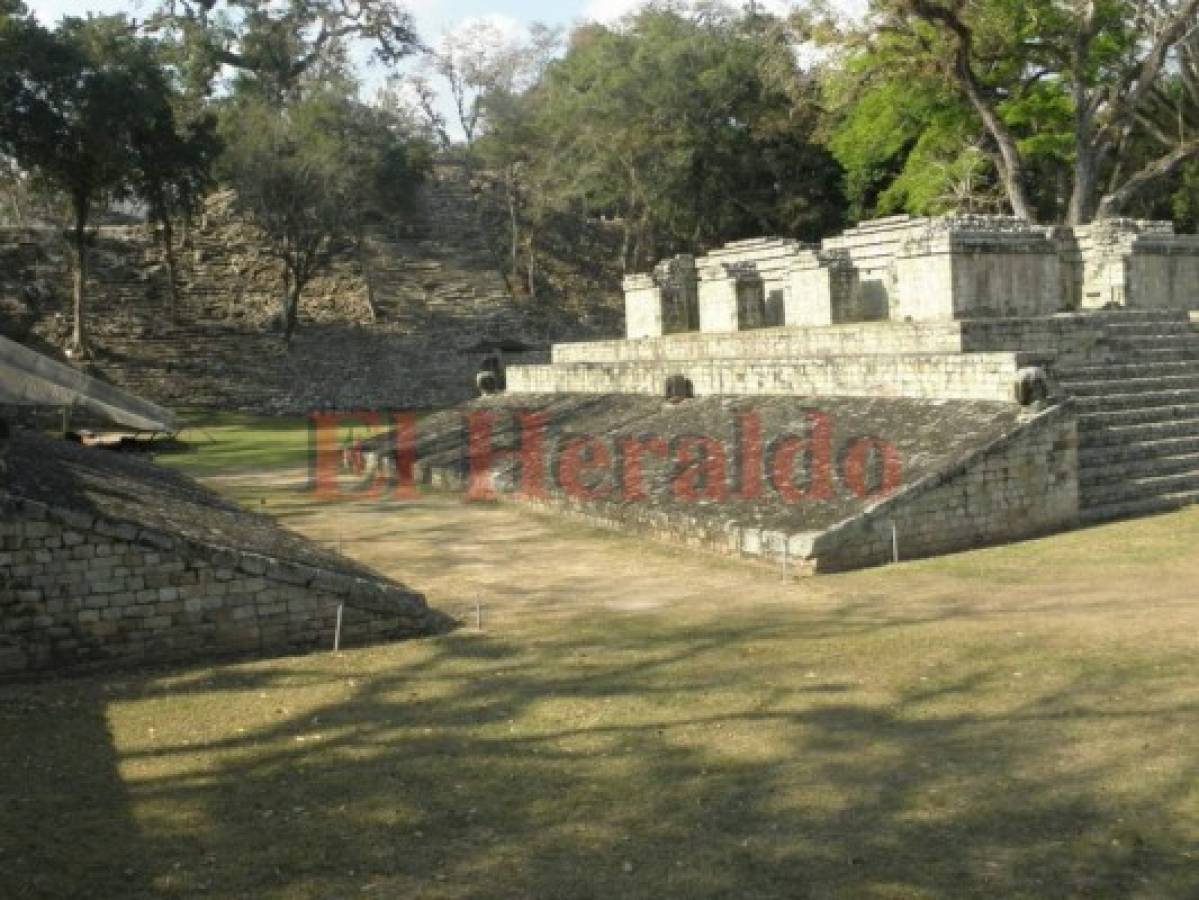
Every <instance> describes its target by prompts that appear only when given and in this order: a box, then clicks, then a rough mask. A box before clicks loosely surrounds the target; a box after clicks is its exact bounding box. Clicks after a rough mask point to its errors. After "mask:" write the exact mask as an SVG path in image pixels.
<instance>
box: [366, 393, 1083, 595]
mask: <svg viewBox="0 0 1199 900" xmlns="http://www.w3.org/2000/svg"><path fill="white" fill-rule="evenodd" d="M530 416H536V417H540V418H539V419H531V418H530ZM532 422H538V423H539V425H538V428H536V429H534V428H533V427H532V426H531V423H532ZM419 433H420V437H419V442H418V445H417V447H416V457H417V458H418V459H419V463H418V465H417V467H416V476H417V479H418V480H419V481H421V482H423V483H426V484H432V485H436V486H439V487H444V488H450V489H455V490H463V491H471V490H474V491H476V492H478V491H479V490H480V487H482V490H483V493H482V494H477V496H479V497H480V498H481V499H486V498H488V496H489V494H490V491H491V490H494V491H495V492H496V496H509V497H513V498H515V499H519V500H521V501H522V502H526V503H533V504H538V505H544V506H547V507H550V508H553V509H555V510H557V511H560V512H565V513H567V514H570V515H572V516H575V517H578V518H581V519H583V520H585V521H588V522H591V523H594V524H599V525H603V526H607V527H612V528H616V529H619V530H622V531H634V532H637V533H641V534H645V535H648V536H650V537H654V538H658V539H663V540H668V541H672V542H675V543H682V544H685V545H688V546H694V547H697V548H703V549H706V550H709V551H714V552H717V553H722V554H729V555H735V556H741V557H744V558H749V559H755V560H759V561H764V562H769V563H770V564H772V565H779V566H786V567H787V569H788V571H789V572H790V573H792V574H799V573H814V572H823V571H834V570H839V569H845V568H853V567H857V566H862V565H871V564H878V563H882V562H886V561H888V560H890V559H891V558H892V555H893V553H894V552H895V549H896V546H898V551H899V554H900V555H901V557H903V558H911V557H915V556H926V555H931V554H936V553H943V552H948V551H951V550H958V549H963V548H967V547H974V546H979V545H983V544H990V543H997V542H1002V541H1006V540H1009V539H1010V538H1011V536H1012V535H1014V534H1019V535H1025V536H1026V535H1030V534H1041V533H1046V532H1050V531H1054V530H1058V529H1061V528H1065V527H1070V526H1072V525H1073V524H1075V522H1076V520H1077V514H1078V481H1077V446H1076V440H1077V432H1076V425H1075V421H1074V418H1073V417H1072V416H1071V415H1070V414H1069V413H1068V412H1067V411H1066V409H1065V408H1063V407H1054V408H1052V409H1050V410H1047V411H1044V412H1041V413H1038V414H1028V413H1025V412H1022V411H1021V410H1020V409H1019V408H1018V407H1017V406H1015V405H1014V404H999V403H982V402H967V401H920V400H909V399H892V400H881V399H865V398H839V399H828V398H824V399H819V400H817V399H805V398H797V397H756V398H736V399H732V398H727V397H725V398H715V397H713V398H702V399H696V400H690V401H685V402H683V403H679V404H673V403H668V402H666V401H664V400H662V399H660V398H653V397H645V396H627V395H624V396H622V395H604V396H584V395H564V394H556V395H512V394H509V395H501V396H498V397H491V398H485V399H481V400H479V401H476V402H474V403H471V404H467V405H465V406H463V407H461V408H459V409H456V410H450V411H447V412H443V413H438V414H436V415H434V416H431V417H429V418H426V419H424V420H422V421H421V423H420V429H419ZM472 433H473V434H474V435H475V436H476V440H475V442H474V445H473V449H474V450H476V451H477V450H478V449H479V448H480V447H486V450H487V453H488V454H490V455H491V457H492V458H491V459H490V460H489V462H490V463H491V465H490V466H487V467H486V468H487V469H489V470H490V471H491V473H492V475H491V478H490V479H488V480H486V481H485V482H476V483H473V484H472V480H471V471H472V460H471V450H472V440H471V436H472ZM480 435H481V436H482V440H481V441H480V440H479V436H480ZM522 449H524V450H526V451H529V450H535V451H536V452H534V453H533V454H532V455H531V456H530V455H527V454H526V455H524V456H522V455H521V452H520V451H521V450H522ZM392 450H393V447H392V445H391V444H390V443H389V441H388V439H379V440H377V441H375V442H373V443H372V444H371V445H370V446H369V447H368V452H371V453H373V454H375V455H376V457H378V456H379V455H381V454H387V453H390V452H392Z"/></svg>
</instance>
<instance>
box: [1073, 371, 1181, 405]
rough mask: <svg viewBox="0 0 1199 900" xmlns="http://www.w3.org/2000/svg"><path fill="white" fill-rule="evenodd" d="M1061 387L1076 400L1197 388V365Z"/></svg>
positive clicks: (1078, 382)
mask: <svg viewBox="0 0 1199 900" xmlns="http://www.w3.org/2000/svg"><path fill="white" fill-rule="evenodd" d="M1058 383H1059V385H1060V386H1061V387H1062V389H1063V390H1064V391H1065V392H1066V393H1067V394H1069V395H1070V396H1071V397H1074V398H1075V401H1076V402H1081V401H1082V400H1083V399H1089V398H1091V397H1106V396H1111V395H1114V394H1129V395H1135V394H1141V393H1145V394H1153V393H1157V392H1160V391H1189V390H1199V366H1196V367H1193V368H1188V369H1186V370H1183V371H1180V373H1179V374H1177V375H1154V376H1147V377H1141V378H1104V379H1093V380H1087V381H1063V380H1062V379H1060V378H1059V379H1058Z"/></svg>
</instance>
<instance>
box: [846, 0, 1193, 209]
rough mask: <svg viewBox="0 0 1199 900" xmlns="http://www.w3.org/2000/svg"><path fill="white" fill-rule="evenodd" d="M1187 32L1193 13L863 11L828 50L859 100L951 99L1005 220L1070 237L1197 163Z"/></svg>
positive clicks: (1110, 0) (1132, 9) (1103, 1)
mask: <svg viewBox="0 0 1199 900" xmlns="http://www.w3.org/2000/svg"><path fill="white" fill-rule="evenodd" d="M1197 25H1199V0H1162V2H1155V3H1133V2H1128V0H1072V2H1071V3H1061V2H1057V0H1032V2H1024V0H1021V2H1016V0H978V2H971V3H967V2H965V0H875V2H874V3H873V4H872V6H871V16H870V17H869V19H868V21H867V24H866V26H865V27H864V28H863V29H861V30H859V31H857V32H856V33H849V34H842V35H840V36H838V41H839V42H840V43H841V44H842V46H843V47H845V48H847V50H848V55H849V59H850V62H849V65H848V68H849V69H850V71H851V73H852V70H854V69H855V68H856V70H857V74H859V75H864V76H865V83H866V84H868V85H869V87H870V88H873V89H881V88H880V87H879V86H880V85H881V84H882V83H883V82H885V81H887V80H890V81H891V82H893V83H901V84H904V83H912V82H918V83H920V84H922V85H924V89H925V90H940V91H944V90H952V92H953V94H954V97H955V98H956V102H957V103H959V104H961V105H963V106H964V108H965V110H967V111H968V113H969V120H968V122H967V123H966V124H967V126H968V127H965V128H961V129H960V131H961V138H960V144H959V146H961V147H962V148H965V147H967V146H971V145H973V146H976V147H978V148H980V149H981V150H982V151H983V152H985V154H986V156H987V158H988V160H989V164H990V167H991V168H992V169H993V172H994V175H995V178H996V180H997V182H998V184H999V185H1001V187H1002V190H1003V192H1004V195H1005V196H1006V199H1007V203H1008V205H1009V206H1010V208H1011V210H1012V211H1013V212H1014V213H1015V214H1016V215H1018V216H1020V217H1022V218H1026V219H1030V220H1037V219H1050V220H1064V221H1066V222H1070V223H1075V224H1077V223H1083V222H1087V221H1090V220H1091V219H1092V218H1094V217H1096V216H1110V215H1114V214H1117V213H1120V212H1124V211H1127V210H1129V209H1130V208H1133V207H1134V206H1135V205H1136V204H1138V203H1141V202H1145V200H1146V199H1147V198H1148V197H1150V196H1151V195H1152V193H1153V191H1154V190H1155V188H1157V187H1158V186H1159V185H1161V183H1163V182H1167V181H1169V180H1171V179H1174V178H1176V177H1177V176H1178V174H1179V173H1180V171H1181V170H1182V168H1183V167H1184V166H1185V165H1186V164H1187V163H1188V162H1189V161H1190V160H1192V159H1195V158H1196V157H1199V135H1197V133H1196V129H1199V105H1197V103H1196V101H1199V65H1197V63H1196V60H1197V58H1199V57H1197V51H1199V43H1197V38H1196V26H1197ZM891 90H893V91H897V92H899V93H903V91H904V89H903V88H902V87H898V86H896V87H893V88H891ZM853 118H854V116H853V114H852V113H850V114H849V115H848V116H846V117H845V119H844V120H843V121H848V120H852V119H853ZM886 124H888V123H880V125H886ZM890 124H894V123H890ZM925 124H926V125H927V127H937V123H936V120H935V117H930V119H929V120H928V121H927V122H926V123H925ZM918 130H919V129H918ZM876 136H877V137H878V139H879V140H878V142H877V145H879V146H881V145H883V144H885V143H886V142H887V140H888V139H887V138H886V137H885V135H883V134H878V135H876ZM893 136H894V134H893V135H892V137H893Z"/></svg>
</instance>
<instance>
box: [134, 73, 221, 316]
mask: <svg viewBox="0 0 1199 900" xmlns="http://www.w3.org/2000/svg"><path fill="white" fill-rule="evenodd" d="M159 100H160V102H159V105H158V108H157V109H146V110H145V111H144V112H145V115H144V117H143V120H142V122H141V123H140V125H139V127H138V128H137V129H135V131H134V133H133V161H134V176H133V185H134V188H133V189H134V192H135V193H136V194H137V195H138V197H140V198H141V199H142V200H143V201H144V202H145V204H146V208H147V210H148V212H149V216H150V220H151V221H152V222H154V223H155V225H156V226H157V229H156V230H157V233H158V239H159V244H160V245H161V247H162V252H163V258H164V260H165V261H166V267H167V287H168V294H169V297H170V315H171V318H172V319H174V318H175V315H176V311H177V309H178V304H179V276H178V264H177V262H176V258H175V228H174V223H175V221H176V219H181V220H183V221H184V222H189V221H191V218H192V216H193V215H194V214H195V212H196V211H197V210H198V209H199V207H200V204H201V203H202V202H203V199H204V195H205V193H206V192H207V191H208V189H209V188H211V187H212V185H213V177H212V171H213V166H214V164H215V162H216V159H217V157H218V155H219V153H220V151H221V148H222V142H221V140H220V138H219V137H218V135H217V131H216V128H217V120H216V117H215V115H213V114H212V113H208V112H206V113H203V114H200V115H198V116H196V117H195V118H194V119H193V120H192V121H190V122H187V123H185V124H183V125H182V126H180V125H179V124H178V123H177V122H176V120H175V113H174V111H173V110H172V107H171V105H170V104H169V103H167V102H165V98H164V97H160V98H159Z"/></svg>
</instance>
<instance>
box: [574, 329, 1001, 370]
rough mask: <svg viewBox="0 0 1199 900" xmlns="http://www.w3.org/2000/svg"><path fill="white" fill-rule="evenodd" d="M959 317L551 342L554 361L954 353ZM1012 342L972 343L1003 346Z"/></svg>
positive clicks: (957, 346)
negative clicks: (926, 320)
mask: <svg viewBox="0 0 1199 900" xmlns="http://www.w3.org/2000/svg"><path fill="white" fill-rule="evenodd" d="M964 325H965V323H961V322H927V323H916V324H907V323H903V324H901V323H890V322H886V323H882V322H872V323H862V324H853V325H832V326H814V327H806V328H805V327H795V328H767V329H761V330H757V331H748V332H734V333H726V334H700V333H696V334H676V335H671V336H670V337H666V338H658V339H655V340H640V341H579V342H577V343H568V344H555V345H554V348H553V354H552V358H553V361H554V362H555V363H585V362H591V363H629V362H653V361H663V362H665V361H669V360H713V359H738V358H741V359H773V360H782V359H794V358H796V357H804V356H809V357H810V356H837V355H847V354H851V355H863V354H888V353H959V352H961V351H962V349H963V346H962V329H963V327H964ZM1020 347H1021V345H1020V344H1016V345H1014V346H1013V347H1003V346H990V345H987V346H977V347H972V348H970V349H977V350H1003V349H1018V348H1020Z"/></svg>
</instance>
